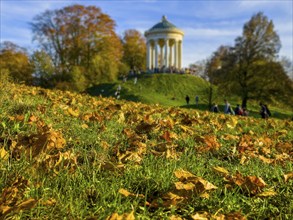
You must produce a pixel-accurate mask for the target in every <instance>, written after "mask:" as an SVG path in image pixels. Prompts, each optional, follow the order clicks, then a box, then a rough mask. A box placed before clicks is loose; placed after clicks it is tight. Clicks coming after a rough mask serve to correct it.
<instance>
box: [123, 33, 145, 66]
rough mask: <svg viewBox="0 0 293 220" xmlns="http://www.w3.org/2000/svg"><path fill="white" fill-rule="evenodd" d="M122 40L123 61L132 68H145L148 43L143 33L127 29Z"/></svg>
mask: <svg viewBox="0 0 293 220" xmlns="http://www.w3.org/2000/svg"><path fill="white" fill-rule="evenodd" d="M122 41H123V58H122V60H123V62H124V63H125V64H127V65H128V66H129V68H130V69H132V70H141V69H145V66H146V63H145V62H146V43H145V38H144V37H143V35H142V34H141V33H140V32H139V31H137V30H134V29H130V30H126V31H125V32H124V36H123V40H122Z"/></svg>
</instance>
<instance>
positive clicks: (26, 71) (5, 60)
mask: <svg viewBox="0 0 293 220" xmlns="http://www.w3.org/2000/svg"><path fill="white" fill-rule="evenodd" d="M0 67H1V68H0V69H1V75H2V74H7V73H8V74H9V76H10V77H11V79H12V80H13V81H14V82H24V83H26V84H31V83H32V78H33V77H32V74H33V65H32V63H31V62H30V60H29V56H28V54H27V52H26V51H25V49H23V48H21V47H19V46H17V45H15V44H13V43H11V42H3V43H1V50H0Z"/></svg>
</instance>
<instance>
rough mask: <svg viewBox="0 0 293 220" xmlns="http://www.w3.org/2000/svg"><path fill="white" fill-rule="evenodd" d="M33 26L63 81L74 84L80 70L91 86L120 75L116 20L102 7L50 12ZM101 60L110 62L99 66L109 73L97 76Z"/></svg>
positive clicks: (119, 45) (35, 35)
mask: <svg viewBox="0 0 293 220" xmlns="http://www.w3.org/2000/svg"><path fill="white" fill-rule="evenodd" d="M31 26H32V30H33V34H34V40H36V41H38V42H39V44H40V46H41V48H42V49H43V50H44V51H45V52H46V53H47V54H49V55H50V57H51V58H52V60H53V63H54V66H55V68H56V72H57V73H58V74H59V79H60V80H61V81H67V82H72V80H73V79H72V78H73V77H72V74H71V73H72V71H73V70H74V69H75V70H76V69H79V71H78V72H80V73H81V74H83V77H85V78H86V79H87V81H88V82H87V84H88V85H89V84H92V83H98V82H100V81H102V80H103V79H113V78H115V77H116V76H117V74H118V67H117V66H118V65H119V62H120V59H121V56H122V45H121V42H120V39H119V37H118V36H117V35H116V33H115V26H116V24H115V21H114V20H112V19H111V18H110V16H109V15H107V14H105V13H103V12H102V11H101V9H100V8H97V7H95V6H82V5H72V6H67V7H64V8H62V9H58V10H51V11H50V10H48V11H45V12H44V13H41V14H39V15H37V16H36V17H35V18H34V19H33V22H32V23H31ZM97 57H99V58H102V60H104V59H106V60H108V62H107V64H105V63H98V66H101V67H102V69H103V70H104V69H107V70H108V71H107V72H105V71H103V72H102V73H100V72H99V73H97V68H96V65H97V59H98V60H101V59H99V58H97ZM109 66H111V68H110V67H109ZM109 71H110V72H109ZM75 72H76V71H75ZM97 75H98V76H100V78H97V77H96V76H97ZM73 81H74V80H73Z"/></svg>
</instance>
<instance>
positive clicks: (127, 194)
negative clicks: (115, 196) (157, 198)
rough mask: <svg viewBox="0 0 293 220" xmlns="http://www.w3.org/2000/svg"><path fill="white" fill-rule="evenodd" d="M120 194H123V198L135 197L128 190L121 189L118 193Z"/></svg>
mask: <svg viewBox="0 0 293 220" xmlns="http://www.w3.org/2000/svg"><path fill="white" fill-rule="evenodd" d="M118 192H119V193H120V194H122V195H123V196H125V197H128V196H130V195H133V194H132V193H131V192H128V191H127V190H126V189H122V188H121V189H119V191H118Z"/></svg>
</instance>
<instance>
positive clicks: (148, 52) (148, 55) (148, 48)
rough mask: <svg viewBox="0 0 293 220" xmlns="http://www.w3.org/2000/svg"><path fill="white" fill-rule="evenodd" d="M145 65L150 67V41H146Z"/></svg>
mask: <svg viewBox="0 0 293 220" xmlns="http://www.w3.org/2000/svg"><path fill="white" fill-rule="evenodd" d="M146 66H147V69H151V67H150V42H149V41H148V42H147V55H146Z"/></svg>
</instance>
